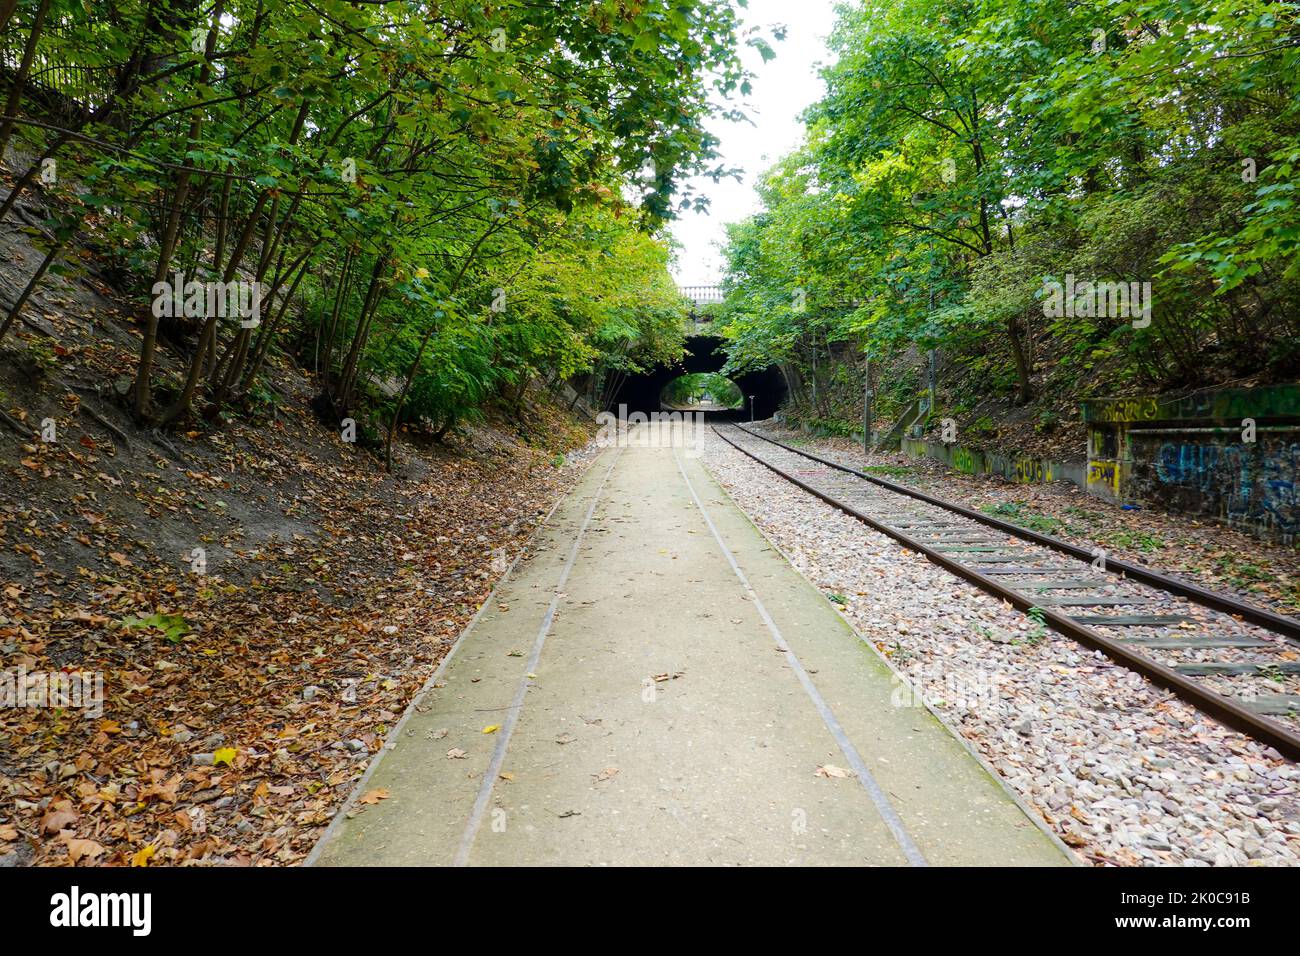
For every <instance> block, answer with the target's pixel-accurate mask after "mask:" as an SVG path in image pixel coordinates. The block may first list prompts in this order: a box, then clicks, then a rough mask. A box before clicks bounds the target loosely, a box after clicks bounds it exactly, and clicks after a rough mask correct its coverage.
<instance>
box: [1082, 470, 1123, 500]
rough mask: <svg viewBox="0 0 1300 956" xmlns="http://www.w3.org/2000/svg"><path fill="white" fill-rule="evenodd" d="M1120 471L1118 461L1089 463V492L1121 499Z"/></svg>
mask: <svg viewBox="0 0 1300 956" xmlns="http://www.w3.org/2000/svg"><path fill="white" fill-rule="evenodd" d="M1119 477H1120V469H1119V462H1117V461H1090V462H1088V490H1089V491H1097V492H1102V493H1104V494H1107V495H1109V496H1111V497H1112V498H1118V497H1119Z"/></svg>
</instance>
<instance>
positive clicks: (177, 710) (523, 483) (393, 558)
mask: <svg viewBox="0 0 1300 956" xmlns="http://www.w3.org/2000/svg"><path fill="white" fill-rule="evenodd" d="M31 256H32V250H31V248H30V247H28V246H26V243H25V240H24V239H23V238H22V237H18V236H15V235H14V234H7V235H4V236H0V278H2V279H3V280H4V282H5V284H6V285H7V286H9V287H10V288H12V287H13V282H14V277H15V276H16V275H19V274H24V273H25V271H26V270H28V269H30V268H31V267H32V265H33V264H32V262H31ZM19 287H21V286H19ZM4 347H5V355H4V356H3V358H0V410H3V412H4V415H3V419H2V420H0V675H4V676H5V678H6V680H7V684H6V685H5V686H3V687H0V690H4V691H7V692H8V693H9V697H10V699H11V700H10V702H14V701H13V700H12V699H13V697H14V693H15V692H16V690H17V683H16V681H17V676H18V675H19V674H25V675H26V680H27V686H26V688H25V689H24V693H25V697H24V698H23V702H26V703H29V704H30V703H39V700H38V698H37V697H36V696H34V695H37V694H38V693H39V692H40V691H41V689H42V688H44V689H45V690H46V691H47V692H48V690H49V689H50V688H51V687H53V686H55V685H54V684H52V681H53V678H51V677H50V675H51V674H54V673H57V672H60V671H65V672H78V673H82V672H84V673H85V674H87V675H88V678H89V679H91V681H92V683H90V684H88V685H87V686H88V687H93V680H94V679H99V680H102V692H103V696H102V701H101V702H100V705H95V704H93V703H92V706H90V707H86V708H81V709H78V708H75V707H64V708H60V707H51V706H5V707H0V865H14V864H28V863H37V864H54V865H58V864H68V863H77V864H82V865H85V864H110V865H112V864H118V865H121V864H127V863H136V864H147V863H150V862H152V863H168V864H184V863H193V864H203V865H208V864H263V865H265V864H287V863H294V862H297V861H299V860H301V859H302V858H303V856H305V855H306V853H307V852H308V851H309V849H310V848H311V845H312V843H313V842H314V839H315V837H316V835H317V834H318V832H319V829H318V828H319V827H320V826H321V825H323V824H324V823H325V822H327V820H328V819H329V817H330V816H331V814H332V813H333V812H334V810H336V809H337V807H338V805H339V803H340V802H341V801H342V800H343V799H344V797H345V796H346V794H347V793H348V791H349V789H350V787H351V785H352V782H353V780H354V779H355V778H356V777H357V776H358V775H359V774H360V772H361V771H362V770H363V769H364V767H365V765H366V763H367V761H368V760H369V758H370V756H371V755H372V754H373V753H374V752H375V751H376V750H377V748H378V747H379V746H380V743H381V740H382V738H383V735H384V734H385V732H386V731H387V729H388V728H389V727H391V726H392V724H393V723H394V722H395V720H396V719H397V717H398V715H399V714H400V713H401V711H402V709H403V708H404V707H405V706H406V704H407V702H408V701H409V700H410V698H411V696H412V695H413V694H414V692H415V691H416V690H417V689H418V688H419V687H420V686H421V684H422V683H423V682H424V681H425V680H426V679H427V677H428V676H429V674H430V673H431V672H432V670H433V668H434V667H435V666H436V664H437V662H438V661H439V660H440V659H441V657H442V655H443V654H444V653H445V652H446V650H447V648H448V647H449V646H450V645H451V643H452V641H453V640H454V638H455V637H456V635H457V634H458V633H459V632H460V631H461V629H462V628H463V627H464V625H465V624H466V623H467V621H468V619H469V617H470V616H471V615H472V613H473V612H474V610H475V609H476V608H477V606H478V605H479V604H480V603H481V602H482V601H483V600H484V598H485V597H486V595H487V594H488V592H489V590H490V588H491V586H492V585H493V583H494V581H495V580H496V579H497V578H498V577H499V576H500V574H501V572H502V571H504V570H505V568H506V566H507V565H508V564H509V562H510V560H511V558H512V557H513V556H514V555H515V554H516V553H517V552H518V551H519V549H520V547H521V545H522V543H523V542H524V540H525V539H526V538H527V536H528V535H529V533H530V532H531V531H532V529H533V528H534V527H535V526H536V524H537V522H538V521H539V519H540V518H541V517H542V516H543V515H544V514H545V512H546V511H547V510H548V509H549V507H550V506H551V504H552V502H553V501H554V500H555V499H556V497H557V496H558V495H559V494H561V493H562V492H563V490H564V489H565V488H566V487H567V486H568V484H569V483H570V481H571V480H572V479H573V477H574V475H575V474H576V473H577V471H578V470H579V469H580V467H581V466H582V464H583V463H584V461H585V455H584V453H583V452H582V451H581V450H580V449H582V448H583V446H584V445H585V444H586V442H587V440H588V438H589V435H590V432H589V429H588V428H586V427H583V426H581V425H579V424H577V423H576V422H575V421H574V420H573V419H571V418H570V417H569V416H568V415H567V413H566V412H564V411H563V410H562V409H561V408H560V407H559V406H557V405H555V404H553V403H552V402H551V401H550V398H549V396H548V395H547V394H546V393H541V392H538V393H531V394H530V395H529V397H528V399H527V400H526V401H525V403H524V407H523V411H522V413H521V415H520V416H519V417H518V418H515V417H513V416H510V417H507V416H504V415H497V414H495V413H489V414H488V416H487V419H486V420H485V421H484V422H483V423H482V424H481V425H478V426H475V427H472V428H467V429H465V430H463V431H462V432H461V433H459V434H456V435H453V436H452V437H451V438H450V439H449V440H448V442H447V444H445V445H439V444H435V443H433V442H431V441H428V440H423V439H419V438H418V437H417V436H414V435H407V436H405V437H404V440H403V441H402V442H401V444H400V448H399V449H398V462H399V463H398V467H397V468H396V469H395V473H394V474H393V475H391V476H390V475H385V474H384V473H383V470H382V461H381V460H380V459H377V458H376V457H375V456H374V455H372V454H371V453H369V452H367V451H365V450H363V449H360V448H358V447H357V446H356V445H354V444H349V443H347V442H344V441H343V440H342V438H341V436H340V434H339V433H338V432H335V431H333V430H331V429H329V428H327V427H326V426H324V425H322V424H321V423H320V422H319V421H318V420H317V418H316V417H315V415H314V414H313V412H312V408H311V398H312V396H313V394H314V388H313V383H312V382H311V380H310V378H309V377H308V376H307V375H305V374H304V373H303V372H302V371H301V370H300V369H298V368H296V367H294V366H292V365H291V364H289V363H287V362H281V363H280V364H279V366H278V367H277V368H275V369H274V370H273V371H272V372H271V374H270V375H269V376H268V378H267V381H268V386H267V388H266V389H265V391H264V393H263V394H262V395H261V397H260V398H259V399H257V400H256V401H255V402H253V403H252V404H250V405H249V406H247V407H246V408H244V409H243V410H242V411H241V413H240V414H239V415H238V416H237V417H231V418H229V419H224V420H222V421H218V422H214V423H210V424H206V425H201V426H200V425H194V424H192V425H191V426H189V430H186V429H185V428H182V429H181V430H179V431H176V432H170V433H167V434H153V433H148V432H144V431H141V430H139V429H137V428H136V427H135V426H134V424H133V423H132V422H131V420H130V419H129V417H128V416H127V415H126V414H125V413H124V412H123V411H122V410H121V407H120V402H119V401H118V400H116V399H115V398H114V395H115V394H116V393H117V392H118V391H120V390H121V388H122V383H121V382H120V381H119V380H120V378H121V376H122V374H123V370H125V369H128V368H130V360H131V356H132V354H133V353H134V351H135V350H136V348H137V347H138V332H137V331H136V326H135V323H134V322H133V321H132V318H131V315H130V314H129V312H128V310H127V309H125V308H123V307H122V306H121V304H120V303H118V302H116V301H114V300H113V298H112V296H111V289H110V287H109V286H108V284H107V283H106V281H105V278H104V277H102V276H99V275H97V274H96V273H95V272H94V270H93V268H89V269H88V270H87V271H86V272H84V273H82V274H81V275H79V276H72V277H70V278H62V277H60V278H56V279H54V280H52V281H51V282H50V284H49V285H48V287H47V289H46V290H45V291H43V292H41V293H39V294H38V295H37V296H36V297H35V298H34V299H33V301H32V302H31V303H30V304H29V307H28V310H27V311H26V313H25V315H24V321H23V322H22V323H21V325H20V326H18V327H16V331H11V333H10V336H9V339H8V340H7V342H6V343H5V345H4ZM65 686H66V685H65ZM92 696H93V695H92Z"/></svg>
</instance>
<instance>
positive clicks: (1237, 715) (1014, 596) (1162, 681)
mask: <svg viewBox="0 0 1300 956" xmlns="http://www.w3.org/2000/svg"><path fill="white" fill-rule="evenodd" d="M710 427H712V428H713V433H714V434H715V435H717V436H718V437H719V438H721V439H722V440H723V441H725V442H726V443H727V444H729V445H731V446H732V447H733V448H735V449H736V450H737V451H739V452H741V453H742V454H744V455H746V456H748V457H749V458H752V459H753V460H754V461H756V462H758V463H759V464H760V465H763V466H764V467H766V468H768V469H770V470H771V471H773V472H775V473H776V474H778V475H780V476H781V477H782V478H784V479H785V480H786V481H788V482H790V483H791V484H792V485H795V486H796V487H798V488H801V489H803V490H804V491H806V492H808V493H809V494H811V495H813V496H815V497H817V498H819V499H820V500H822V501H824V502H825V503H826V504H828V505H830V506H831V507H833V508H837V509H839V510H840V511H842V512H844V513H845V514H847V515H848V516H849V517H851V518H854V519H856V520H858V521H860V522H862V523H863V524H865V525H867V526H868V527H870V528H873V529H875V530H876V531H879V532H881V533H882V534H885V535H888V536H889V537H891V538H893V539H894V540H895V541H897V542H899V543H900V544H902V545H903V546H904V547H906V548H908V549H910V550H913V551H916V552H917V553H919V554H923V555H925V557H926V558H928V559H929V560H930V561H932V562H934V563H935V564H937V565H939V566H940V567H942V568H944V569H945V570H947V571H950V572H952V573H953V574H955V575H957V576H958V577H961V578H963V579H965V580H966V581H969V582H970V583H971V584H974V585H975V586H976V587H978V588H980V589H981V590H983V591H986V592H987V593H989V594H992V595H993V596H995V597H998V598H1001V599H1002V600H1004V601H1007V602H1009V603H1010V604H1011V605H1012V606H1014V607H1015V608H1017V609H1018V610H1020V611H1028V610H1029V609H1030V608H1037V611H1038V613H1040V614H1041V615H1042V617H1043V620H1044V622H1045V623H1047V624H1050V625H1051V626H1052V628H1053V629H1055V630H1056V631H1058V632H1059V633H1061V634H1064V635H1065V636H1066V637H1069V638H1072V639H1074V640H1076V641H1078V642H1079V643H1080V644H1083V645H1084V646H1086V647H1091V648H1093V649H1094V650H1098V651H1101V652H1102V653H1103V654H1105V655H1106V656H1107V657H1109V658H1111V659H1112V660H1114V661H1115V662H1117V663H1119V664H1122V665H1123V666H1124V667H1127V668H1128V669H1130V670H1132V671H1135V672H1137V673H1139V674H1141V675H1143V676H1144V677H1146V678H1147V679H1149V680H1150V681H1151V682H1152V683H1154V684H1157V685H1159V686H1161V687H1164V688H1165V689H1167V690H1170V691H1172V692H1173V693H1174V694H1176V695H1177V696H1179V697H1181V698H1182V699H1183V700H1186V701H1187V702H1188V703H1190V704H1192V705H1193V706H1195V707H1196V708H1197V709H1199V710H1201V711H1203V712H1204V713H1206V714H1208V715H1209V716H1211V717H1213V718H1215V719H1216V720H1218V721H1220V722H1221V723H1223V724H1225V725H1227V726H1229V727H1232V728H1233V729H1234V730H1239V731H1241V732H1242V733H1245V734H1247V735H1248V736H1250V737H1253V738H1255V739H1256V740H1259V741H1261V742H1262V743H1265V744H1268V745H1269V746H1270V747H1273V748H1274V749H1275V750H1277V751H1278V752H1279V753H1280V754H1282V755H1283V756H1284V757H1286V758H1287V759H1289V760H1297V761H1300V734H1297V733H1295V732H1294V731H1292V730H1289V729H1287V728H1286V727H1284V726H1282V725H1281V724H1279V723H1277V722H1275V721H1272V720H1269V719H1268V718H1266V717H1263V716H1261V715H1260V714H1257V713H1255V712H1254V711H1252V710H1249V709H1248V708H1246V707H1243V706H1241V705H1240V704H1238V703H1237V702H1236V701H1234V700H1232V699H1231V698H1229V697H1225V696H1224V695H1222V694H1220V693H1217V692H1216V691H1211V690H1206V689H1205V688H1203V687H1201V686H1200V685H1198V684H1197V683H1196V682H1195V681H1193V680H1190V679H1189V678H1187V677H1184V676H1183V675H1182V674H1179V673H1178V672H1177V671H1175V670H1173V669H1172V668H1170V667H1166V666H1165V665H1164V664H1160V663H1158V662H1156V661H1154V660H1152V659H1151V658H1148V657H1145V656H1143V655H1141V654H1139V653H1136V652H1135V651H1133V650H1130V649H1129V648H1128V647H1126V646H1125V645H1124V644H1123V642H1121V641H1117V640H1115V639H1114V638H1110V637H1106V636H1105V635H1104V634H1101V633H1099V632H1097V631H1095V630H1093V629H1092V628H1091V627H1088V626H1087V625H1085V624H1080V623H1079V622H1078V621H1075V620H1073V619H1072V618H1070V617H1068V616H1067V615H1065V614H1063V613H1061V612H1060V611H1054V610H1052V609H1051V608H1050V607H1041V606H1039V605H1038V604H1036V603H1035V602H1034V600H1033V599H1032V598H1031V597H1029V596H1028V595H1025V594H1022V593H1021V592H1019V591H1017V590H1015V589H1014V588H1010V587H1007V586H1006V585H1004V584H1002V583H1000V582H999V581H996V580H994V579H993V578H991V577H989V576H988V575H985V574H981V573H980V572H979V571H976V570H975V569H974V568H972V567H969V566H967V565H964V564H962V563H961V562H960V561H957V560H956V559H954V558H950V557H948V556H947V555H945V554H943V553H942V552H940V551H936V550H935V549H934V548H932V547H930V546H928V545H926V544H924V543H922V542H920V541H918V540H916V539H915V538H913V537H912V536H911V535H909V534H906V533H905V532H903V531H901V530H899V529H897V528H893V527H891V526H889V525H887V524H884V523H883V522H881V521H878V520H876V519H875V518H872V517H871V516H869V515H867V514H865V513H863V512H862V511H859V510H858V509H857V508H854V507H853V506H852V505H850V504H846V503H845V502H842V501H839V500H838V499H836V498H834V497H832V496H831V495H828V494H826V493H825V492H823V491H821V490H820V489H818V488H814V487H813V486H812V485H810V484H808V483H807V482H805V481H801V480H800V479H798V478H796V477H794V476H793V475H791V474H788V473H786V472H785V471H783V470H781V469H780V468H778V467H777V466H776V465H773V464H772V463H771V462H769V461H765V460H764V459H762V458H760V457H759V456H758V455H755V454H754V453H753V452H751V451H750V450H749V449H747V448H744V447H742V446H741V445H739V444H737V443H736V442H734V441H732V440H731V439H730V438H728V437H727V436H726V435H725V434H723V433H722V432H720V431H718V429H717V427H716V426H710ZM735 427H736V428H738V429H739V430H740V431H742V432H745V433H746V434H748V435H751V436H752V437H754V438H762V439H763V440H764V441H768V442H771V443H772V444H773V445H777V446H779V447H781V448H784V449H785V450H787V451H790V452H793V453H795V454H797V455H801V456H803V457H805V458H809V459H812V460H814V461H817V462H819V463H821V464H825V465H830V466H833V467H835V468H837V469H838V470H840V471H845V472H848V473H849V474H853V475H856V476H857V477H859V478H864V479H866V480H868V481H873V482H875V483H877V484H881V485H882V486H884V487H886V488H888V489H889V490H891V491H897V492H904V493H907V494H910V495H912V496H913V497H916V498H920V499H921V500H923V501H925V502H926V503H927V504H932V505H936V506H938V507H941V508H945V509H947V510H949V511H953V512H956V513H958V514H963V515H968V516H971V517H974V516H975V515H977V514H978V513H977V512H971V511H970V509H968V508H963V507H961V506H960V505H951V504H949V503H948V502H945V501H943V500H942V499H939V498H934V497H933V496H930V495H925V494H923V493H919V492H913V491H911V490H910V489H905V488H903V487H902V486H898V485H894V483H893V482H881V481H878V480H877V479H873V478H872V477H871V476H870V475H865V474H862V473H861V472H858V471H855V470H854V469H852V468H847V467H845V466H843V465H839V464H837V463H835V462H831V461H827V460H826V459H823V458H820V457H819V456H816V455H813V454H811V453H810V452H805V451H801V450H799V449H797V448H791V447H790V446H788V445H784V444H782V443H781V442H778V441H775V440H773V439H770V438H766V437H765V436H763V435H758V434H755V433H754V432H751V431H750V430H749V429H748V428H744V427H742V426H739V425H736V426H735ZM1004 524H1005V523H1004V522H1000V521H999V522H996V524H995V525H994V526H995V527H1001V526H1003V525H1004ZM1006 530H1008V531H1012V530H1015V531H1023V530H1024V529H1017V528H1015V526H1014V525H1010V526H1006ZM1028 533H1029V534H1032V535H1033V536H1034V538H1047V541H1044V542H1038V543H1043V544H1048V546H1051V545H1050V544H1049V542H1052V541H1057V540H1058V539H1055V538H1049V537H1048V536H1047V535H1038V534H1037V533H1035V532H1028ZM1022 536H1023V535H1022ZM1030 540H1032V539H1030ZM1060 543H1061V544H1063V545H1065V544H1066V542H1060ZM1067 547H1068V548H1069V549H1071V550H1070V553H1073V552H1074V551H1082V552H1083V554H1084V555H1085V556H1086V558H1091V557H1092V555H1091V554H1090V553H1089V552H1086V551H1083V549H1081V548H1078V549H1076V548H1074V546H1073V545H1067ZM1110 564H1112V563H1111V562H1108V565H1110ZM1156 577H1157V578H1161V577H1163V576H1161V575H1157V576H1156ZM1157 586H1158V585H1157ZM1198 590H1200V589H1198ZM1206 593H1211V592H1206ZM1224 600H1229V599H1227V598H1226V597H1225V598H1224ZM1279 616H1280V615H1279ZM1283 620H1289V619H1287V618H1283ZM1292 623H1295V622H1292Z"/></svg>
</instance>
